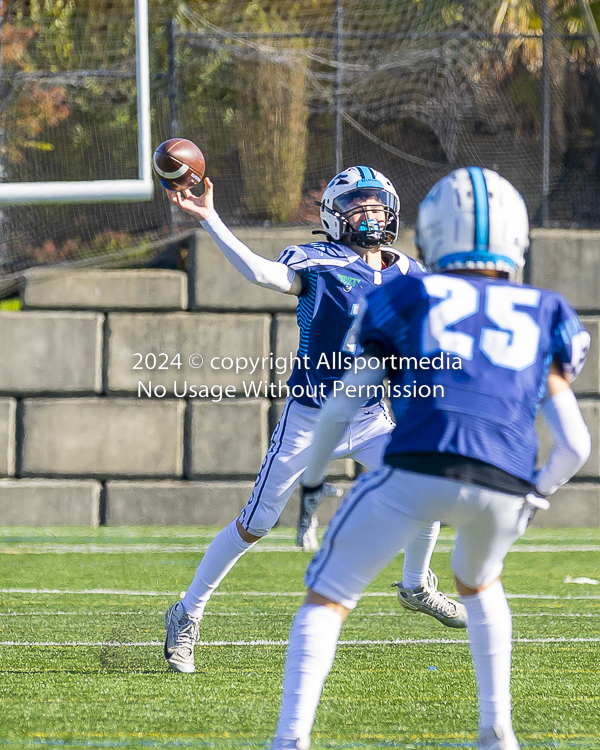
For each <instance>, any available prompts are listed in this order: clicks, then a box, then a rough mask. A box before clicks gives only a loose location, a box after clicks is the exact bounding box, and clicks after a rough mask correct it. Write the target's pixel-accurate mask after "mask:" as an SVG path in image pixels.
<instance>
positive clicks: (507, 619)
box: [461, 580, 512, 729]
mask: <svg viewBox="0 0 600 750" xmlns="http://www.w3.org/2000/svg"><path fill="white" fill-rule="evenodd" d="M461 601H462V603H463V604H464V605H465V607H466V608H467V614H468V618H469V619H468V622H467V630H468V633H469V642H470V645H471V655H472V657H473V666H474V667H475V676H476V677H477V686H478V691H479V726H480V728H481V729H486V728H488V727H497V726H502V727H510V726H512V721H511V711H510V698H511V696H510V654H511V648H512V617H511V613H510V607H509V606H508V602H507V601H506V595H505V594H504V588H503V587H502V583H501V582H500V580H497V581H495V582H494V583H493V584H492V585H491V586H488V587H487V588H486V589H484V590H483V591H480V592H479V593H478V594H475V595H474V596H462V597H461Z"/></svg>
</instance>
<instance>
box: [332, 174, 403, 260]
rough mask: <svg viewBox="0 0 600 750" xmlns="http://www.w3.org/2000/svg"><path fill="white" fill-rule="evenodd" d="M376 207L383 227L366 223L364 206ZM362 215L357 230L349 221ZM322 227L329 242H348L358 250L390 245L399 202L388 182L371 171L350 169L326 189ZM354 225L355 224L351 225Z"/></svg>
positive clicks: (396, 235)
mask: <svg viewBox="0 0 600 750" xmlns="http://www.w3.org/2000/svg"><path fill="white" fill-rule="evenodd" d="M365 202H368V203H370V204H375V203H376V204H378V205H380V206H381V208H382V211H383V213H384V214H385V222H384V226H379V222H377V221H374V220H372V219H369V217H368V216H367V214H366V212H365V209H364V204H365ZM361 213H362V214H363V215H364V219H363V221H361V222H360V224H359V226H358V229H356V228H353V227H352V226H351V225H350V224H349V223H348V218H350V217H354V216H357V215H360V214H361ZM320 215H321V224H322V225H323V229H324V230H325V234H327V235H328V236H329V237H330V238H331V239H332V240H347V241H349V242H351V243H352V244H355V245H358V246H359V247H375V246H377V245H391V243H392V242H394V241H395V240H396V238H397V237H398V219H399V215H400V198H398V193H397V192H396V189H395V188H394V186H393V185H392V183H391V181H390V180H388V178H387V177H386V176H385V175H383V174H381V172H378V171H377V170H375V169H371V167H349V168H348V169H345V170H344V171H343V172H340V173H339V174H337V175H336V176H335V177H334V178H333V180H331V182H330V183H329V185H327V187H326V188H325V191H324V192H323V198H322V200H321V203H320ZM354 223H355V224H356V222H354Z"/></svg>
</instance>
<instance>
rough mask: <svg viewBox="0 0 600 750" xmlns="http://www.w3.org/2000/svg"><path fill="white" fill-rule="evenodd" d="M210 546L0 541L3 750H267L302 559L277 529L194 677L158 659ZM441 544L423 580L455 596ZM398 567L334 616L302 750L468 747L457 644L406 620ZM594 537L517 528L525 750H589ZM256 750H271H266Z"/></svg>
mask: <svg viewBox="0 0 600 750" xmlns="http://www.w3.org/2000/svg"><path fill="white" fill-rule="evenodd" d="M214 533H215V529H196V528H190V527H181V528H168V529H162V528H156V527H136V528H100V529H97V530H93V529H89V528H50V529H31V528H19V527H12V528H2V529H0V570H1V571H2V574H1V575H0V748H4V747H6V748H8V747H19V748H24V747H56V746H63V747H64V746H73V747H102V748H104V747H106V748H108V747H123V746H143V747H156V748H167V747H182V748H188V747H189V748H200V747H214V748H237V747H256V748H258V747H265V746H266V744H267V741H268V739H269V737H270V735H271V733H272V732H273V729H274V727H275V722H276V717H277V710H278V702H279V692H280V686H281V678H282V668H283V658H284V655H285V642H286V639H287V636H288V632H289V627H290V624H291V619H292V617H293V615H294V612H295V610H296V608H297V607H298V605H299V604H300V602H301V601H302V597H303V589H304V587H303V584H302V574H303V572H304V569H305V568H306V564H307V562H308V559H309V555H307V554H305V553H302V552H300V551H298V550H297V549H296V548H295V547H294V546H293V541H292V532H291V530H289V529H276V530H275V531H274V532H273V533H272V534H271V535H269V537H268V538H267V539H266V540H264V541H263V542H261V543H260V544H259V545H258V546H257V548H256V549H255V550H253V551H252V552H250V553H249V554H248V555H246V557H245V558H243V559H242V560H241V561H240V563H239V564H238V565H237V566H236V567H235V568H234V570H233V571H232V572H231V574H230V575H229V576H228V577H227V578H226V579H225V581H224V583H223V585H222V587H221V589H220V590H219V592H218V595H216V596H215V597H213V599H212V601H211V603H210V604H209V608H208V610H207V614H206V617H205V619H204V621H203V623H202V628H201V634H200V639H201V642H200V645H199V646H198V647H197V651H196V664H197V671H196V673H195V674H194V675H186V676H184V675H178V674H174V673H172V672H170V671H168V669H167V667H166V664H165V662H164V660H163V657H162V639H163V633H164V629H163V620H162V615H163V613H164V611H165V609H166V608H167V606H168V605H169V604H170V603H172V601H174V599H175V598H177V596H178V594H179V592H180V591H183V590H184V589H185V588H186V586H187V584H188V583H189V581H190V580H191V578H192V576H193V573H194V571H195V568H196V565H197V563H198V561H199V559H200V557H201V554H202V551H203V550H204V549H206V546H207V544H208V542H209V541H210V539H211V538H212V536H213V535H214ZM452 536H453V535H452V530H451V529H443V530H442V536H441V539H440V542H439V543H438V546H437V548H436V553H435V555H434V560H433V567H434V569H435V571H436V573H437V574H438V575H439V578H440V587H441V588H442V589H443V590H445V591H447V592H452V591H453V590H454V586H453V583H452V576H451V573H450V567H449V562H450V554H449V553H450V551H451V548H452ZM401 562H402V561H401V558H398V559H397V560H396V561H394V563H393V564H392V565H390V566H389V568H388V569H387V570H386V571H384V572H383V573H382V574H381V575H380V576H379V577H378V578H377V579H376V580H375V581H374V582H373V584H372V585H371V586H370V587H369V590H368V592H367V594H368V595H367V596H365V598H364V599H363V600H362V602H361V604H360V605H359V607H358V609H357V610H356V611H355V612H354V613H352V615H351V616H350V617H349V619H348V621H347V623H346V625H345V627H344V629H343V631H342V636H341V645H340V648H339V651H338V656H337V659H336V663H335V665H334V669H333V671H332V673H331V675H330V677H329V679H328V681H327V683H326V685H325V690H324V694H323V700H322V702H321V705H320V708H319V711H318V713H317V720H316V724H315V730H314V734H313V747H315V748H325V747H331V748H351V747H401V748H424V747H429V748H431V747H433V748H441V747H446V748H447V747H461V748H465V747H473V746H474V743H475V737H476V724H477V704H476V698H475V682H474V676H473V670H472V666H471V661H470V656H469V652H468V648H467V644H466V634H465V633H464V632H461V631H456V630H448V629H446V628H444V627H443V626H441V625H439V624H438V623H436V622H435V621H434V620H432V619H430V618H427V617H425V616H422V615H411V614H409V613H406V612H404V610H402V609H401V608H400V607H399V605H398V604H397V602H396V599H395V594H394V593H393V590H392V589H391V588H390V584H391V582H392V581H394V580H396V579H397V578H398V577H399V574H400V570H401ZM567 577H570V578H571V579H577V578H591V579H595V580H600V529H563V530H559V529H531V530H529V531H528V533H527V535H526V537H525V538H524V539H523V540H521V541H520V542H519V544H518V545H516V547H515V548H514V550H513V551H512V552H511V553H510V555H509V557H508V558H507V562H506V567H505V573H504V576H503V580H504V586H505V589H506V591H507V593H508V594H509V597H510V599H509V600H510V604H511V608H512V611H513V616H514V620H513V627H514V639H515V643H514V651H513V654H514V657H513V686H512V692H513V697H514V724H515V730H516V732H517V735H518V736H519V739H520V740H521V742H522V746H523V748H524V750H525V749H526V748H561V749H562V748H600V679H599V677H600V585H593V584H589V583H586V584H573V583H564V581H565V579H566V578H567ZM267 746H268V745H267Z"/></svg>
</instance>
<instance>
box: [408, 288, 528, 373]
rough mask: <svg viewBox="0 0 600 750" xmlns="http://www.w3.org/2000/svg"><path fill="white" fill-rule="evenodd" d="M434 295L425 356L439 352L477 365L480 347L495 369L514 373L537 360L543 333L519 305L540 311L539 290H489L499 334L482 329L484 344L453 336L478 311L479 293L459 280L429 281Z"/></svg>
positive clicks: (463, 335)
mask: <svg viewBox="0 0 600 750" xmlns="http://www.w3.org/2000/svg"><path fill="white" fill-rule="evenodd" d="M422 281H423V284H424V285H425V288H426V290H427V292H428V294H429V295H431V296H432V297H437V298H438V299H439V300H440V302H438V303H437V304H435V305H434V306H433V307H432V308H431V309H430V310H429V313H428V315H427V317H426V318H425V321H424V324H423V354H424V355H428V354H431V353H433V352H436V351H439V350H440V349H441V350H442V351H444V352H449V353H450V354H457V355H458V356H459V357H462V358H463V359H468V360H470V359H473V355H474V354H475V347H476V346H478V348H479V349H480V350H481V351H482V352H483V353H484V354H485V356H486V357H487V358H488V359H489V360H490V362H492V363H493V364H495V365H498V366H499V367H506V368H507V369H509V370H524V369H525V368H526V367H529V366H530V365H532V364H534V362H535V361H536V359H537V354H538V347H539V343H540V327H539V325H538V324H537V323H536V321H535V320H534V319H533V318H532V317H531V315H529V313H527V312H524V311H523V310H516V309H515V305H521V306H523V307H533V308H535V307H538V305H539V303H540V290H539V289H532V288H530V287H518V286H502V285H498V286H489V287H487V288H486V294H485V314H486V316H487V317H488V318H489V319H490V320H491V321H493V322H494V323H495V324H496V325H497V326H498V328H488V327H485V328H482V329H481V337H480V339H479V342H477V341H476V340H475V337H474V336H471V335H469V334H468V333H462V332H460V331H452V330H449V329H450V326H453V325H455V324H456V323H459V322H460V321H461V320H464V319H465V318H468V317H470V316H471V315H475V314H476V313H477V312H478V311H479V290H478V289H476V288H475V287H474V286H472V285H471V284H469V282H468V281H465V280H464V279H461V278H458V277H456V276H441V275H440V276H425V277H423V279H422Z"/></svg>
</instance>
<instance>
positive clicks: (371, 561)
mask: <svg viewBox="0 0 600 750" xmlns="http://www.w3.org/2000/svg"><path fill="white" fill-rule="evenodd" d="M528 518H529V513H528V509H527V508H526V507H525V498H523V497H518V496H516V495H508V494H506V493H503V492H498V491H496V490H488V489H485V488H483V487H477V486H476V485H473V484H462V483H461V482H457V481H454V480H450V479H444V478H442V477H435V476H428V475H425V474H416V473H413V472H409V471H402V470H400V469H393V468H391V467H389V466H383V467H382V468H380V469H378V470H377V471H375V472H373V473H371V474H365V475H363V476H361V477H359V478H358V480H357V481H356V483H355V484H354V486H353V487H352V489H351V490H350V491H349V492H348V493H347V494H346V497H345V498H344V500H343V501H342V503H341V505H340V506H339V508H338V509H337V511H336V514H335V515H334V517H333V518H332V519H331V521H330V523H329V526H328V527H327V531H326V532H325V536H324V538H323V543H322V546H321V549H320V550H319V551H318V552H317V553H316V554H315V556H314V557H313V558H312V560H311V562H310V564H309V566H308V569H307V571H306V575H305V579H304V580H305V583H306V585H307V586H308V587H309V588H310V589H312V590H313V591H315V592H316V593H317V594H321V595H322V596H325V597H327V598H328V599H331V600H332V601H334V602H337V603H338V604H342V605H343V606H344V607H347V608H348V609H353V608H354V607H355V606H356V603H357V602H358V600H359V599H360V597H361V595H362V592H363V591H364V589H365V587H366V586H367V585H368V584H369V583H370V582H371V581H372V580H373V578H374V577H375V576H376V575H377V574H378V573H379V572H380V571H381V570H382V569H383V568H384V567H385V566H386V565H387V564H388V563H390V562H391V561H392V560H393V559H394V557H395V556H396V555H397V554H398V553H399V552H400V550H401V549H403V548H404V547H406V546H407V545H409V544H410V543H411V542H412V541H413V540H414V539H415V538H416V536H417V534H418V533H419V531H420V529H421V528H422V527H423V525H424V524H428V523H431V522H433V521H435V520H436V519H440V520H441V521H442V522H444V521H445V522H447V523H449V524H451V525H452V526H454V527H455V528H456V530H457V537H456V544H455V547H454V552H453V554H452V569H453V570H454V573H455V574H456V575H457V576H458V578H459V579H460V580H461V581H462V582H463V583H464V584H465V585H466V586H469V587H470V588H478V587H480V586H485V585H486V584H488V583H490V582H491V581H493V580H494V579H495V578H497V577H498V576H499V575H500V573H501V572H502V567H503V562H504V558H505V557H506V554H507V553H508V550H509V549H510V547H511V545H512V544H513V542H515V541H516V540H517V539H518V538H519V537H520V536H522V535H523V534H524V533H525V529H526V527H527V520H528Z"/></svg>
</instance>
